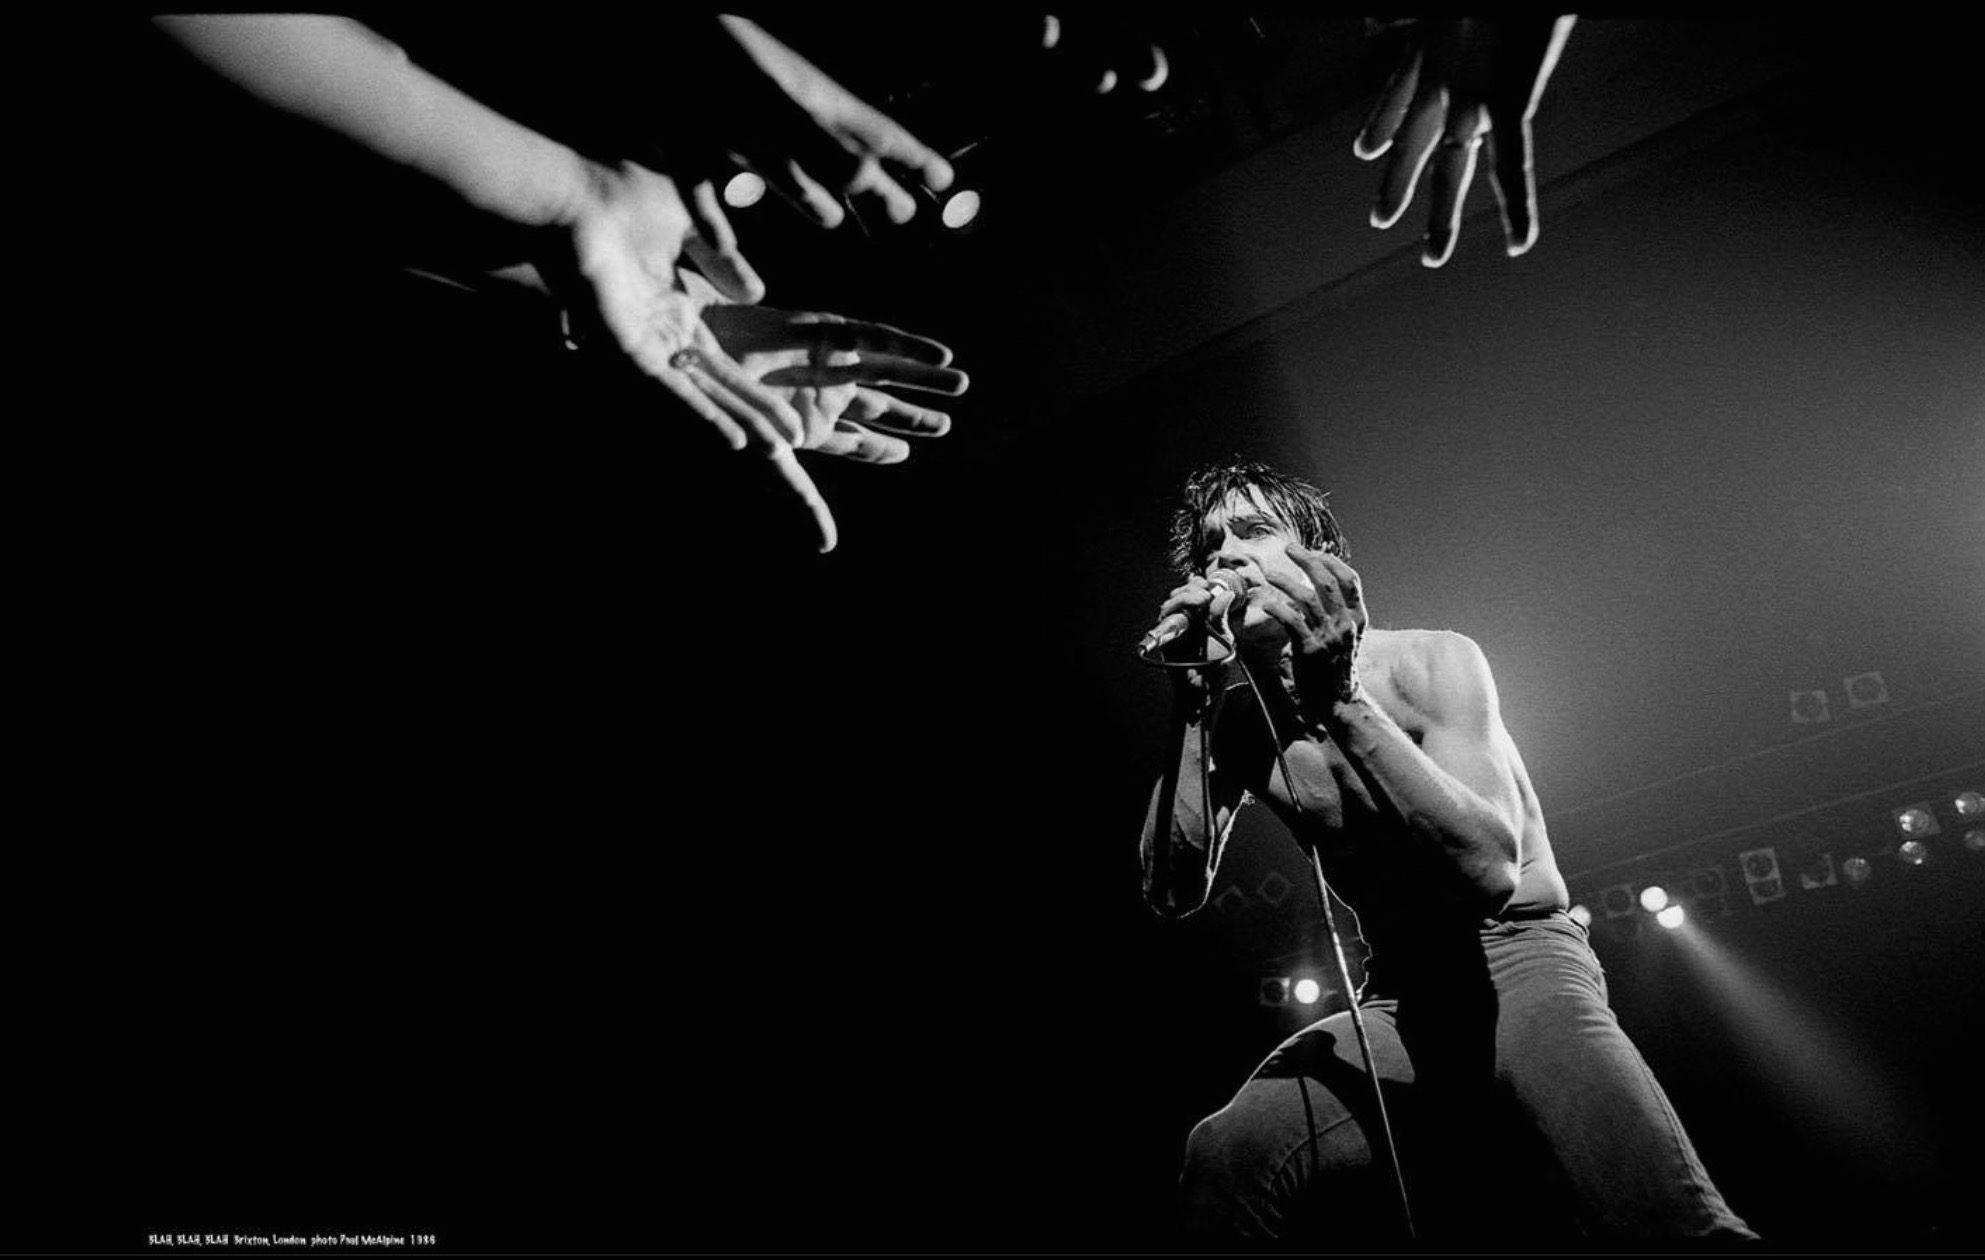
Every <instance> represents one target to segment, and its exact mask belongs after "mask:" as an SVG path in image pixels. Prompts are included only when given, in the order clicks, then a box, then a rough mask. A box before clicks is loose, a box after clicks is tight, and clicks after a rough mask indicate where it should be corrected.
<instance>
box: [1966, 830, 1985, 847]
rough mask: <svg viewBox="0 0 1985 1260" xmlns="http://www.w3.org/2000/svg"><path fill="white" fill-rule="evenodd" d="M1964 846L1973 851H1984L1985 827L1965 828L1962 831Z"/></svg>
mask: <svg viewBox="0 0 1985 1260" xmlns="http://www.w3.org/2000/svg"><path fill="white" fill-rule="evenodd" d="M1964 847H1965V848H1967V849H1969V850H1971V851H1972V852H1973V853H1985V827H1971V828H1967V829H1966V831H1965V833H1964Z"/></svg>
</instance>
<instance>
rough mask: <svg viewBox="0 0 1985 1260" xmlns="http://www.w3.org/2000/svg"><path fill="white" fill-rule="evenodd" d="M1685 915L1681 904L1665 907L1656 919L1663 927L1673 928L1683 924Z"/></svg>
mask: <svg viewBox="0 0 1985 1260" xmlns="http://www.w3.org/2000/svg"><path fill="white" fill-rule="evenodd" d="M1683 917H1684V916H1683V914H1682V908H1681V907H1680V906H1668V907H1666V908H1665V909H1663V910H1662V911H1661V913H1660V914H1657V915H1655V916H1654V921H1655V922H1656V923H1659V924H1660V925H1661V926H1662V927H1665V928H1668V929H1670V930H1673V929H1675V928H1678V927H1680V926H1682V919H1683Z"/></svg>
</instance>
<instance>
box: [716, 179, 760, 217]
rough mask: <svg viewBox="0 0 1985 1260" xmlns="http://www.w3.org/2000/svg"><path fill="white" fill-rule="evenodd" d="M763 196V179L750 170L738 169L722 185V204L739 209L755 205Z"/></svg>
mask: <svg viewBox="0 0 1985 1260" xmlns="http://www.w3.org/2000/svg"><path fill="white" fill-rule="evenodd" d="M764 198H765V181H764V180H762V179H760V178H759V177H758V176H756V175H753V174H752V173H751V172H750V171H739V172H738V173H737V174H736V175H733V176H731V182H730V183H728V184H725V185H724V204H725V205H727V206H735V207H737V208H738V209H739V210H742V209H744V208H745V207H746V206H755V205H757V204H758V203H759V202H760V201H762V200H764Z"/></svg>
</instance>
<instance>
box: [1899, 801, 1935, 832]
mask: <svg viewBox="0 0 1985 1260" xmlns="http://www.w3.org/2000/svg"><path fill="white" fill-rule="evenodd" d="M1889 816H1890V817H1891V818H1894V819H1895V829H1896V830H1897V831H1900V832H1901V833H1902V834H1903V837H1904V838H1905V839H1910V840H1914V839H1917V838H1919V837H1922V836H1934V835H1936V834H1937V833H1938V832H1939V831H1942V830H1943V828H1941V827H1939V826H1938V825H1937V816H1936V815H1935V814H1933V813H1931V812H1930V803H1929V802H1928V801H1918V802H1916V803H1915V804H1913V805H1904V806H1903V807H1902V808H1901V809H1897V810H1891V811H1890V812H1889Z"/></svg>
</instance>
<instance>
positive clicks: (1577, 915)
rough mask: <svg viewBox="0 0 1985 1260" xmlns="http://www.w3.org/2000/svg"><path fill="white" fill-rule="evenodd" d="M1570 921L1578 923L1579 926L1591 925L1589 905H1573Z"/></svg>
mask: <svg viewBox="0 0 1985 1260" xmlns="http://www.w3.org/2000/svg"><path fill="white" fill-rule="evenodd" d="M1571 921H1572V922H1573V923H1576V924H1578V925H1579V926H1580V927H1591V926H1592V911H1591V909H1590V908H1589V907H1586V906H1582V905H1580V906H1573V907H1572V908H1571Z"/></svg>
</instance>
